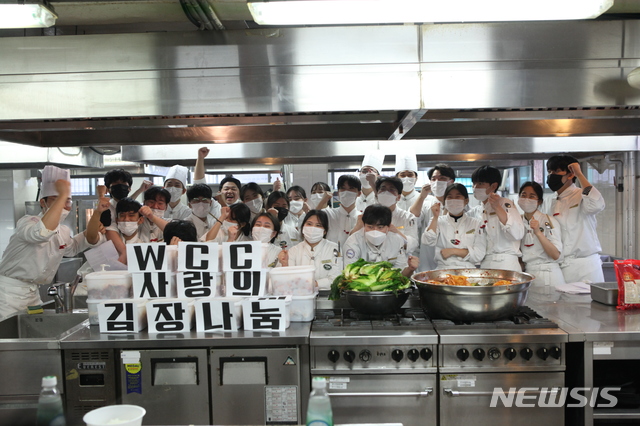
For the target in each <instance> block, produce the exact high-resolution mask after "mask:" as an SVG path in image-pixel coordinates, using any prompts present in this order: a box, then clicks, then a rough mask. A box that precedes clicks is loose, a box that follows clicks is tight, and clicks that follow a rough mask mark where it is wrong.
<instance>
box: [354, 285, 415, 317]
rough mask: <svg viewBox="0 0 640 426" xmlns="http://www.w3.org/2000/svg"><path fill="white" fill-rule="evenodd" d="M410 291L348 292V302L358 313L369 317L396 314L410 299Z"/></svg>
mask: <svg viewBox="0 0 640 426" xmlns="http://www.w3.org/2000/svg"><path fill="white" fill-rule="evenodd" d="M409 293H410V289H409V290H404V291H403V290H399V291H398V292H397V295H396V294H395V293H394V292H393V291H351V290H347V291H345V292H344V294H345V295H346V296H347V302H349V304H350V305H351V307H352V308H353V309H355V310H356V311H358V312H360V313H362V314H367V315H386V314H394V313H396V312H398V311H399V310H400V308H401V307H402V305H404V303H405V302H406V301H407V299H408V298H409Z"/></svg>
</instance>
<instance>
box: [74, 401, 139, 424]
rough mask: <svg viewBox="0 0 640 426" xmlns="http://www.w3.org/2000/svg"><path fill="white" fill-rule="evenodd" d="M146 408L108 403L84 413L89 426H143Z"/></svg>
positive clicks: (84, 418)
mask: <svg viewBox="0 0 640 426" xmlns="http://www.w3.org/2000/svg"><path fill="white" fill-rule="evenodd" d="M146 412H147V411H146V410H145V409H144V408H142V407H138V406H137V405H126V404H122V405H107V406H106V407H100V408H96V409H95V410H91V411H89V412H88V413H87V414H85V415H84V417H83V418H82V420H84V422H85V423H86V424H87V426H107V425H118V426H141V425H142V418H143V417H144V415H145V414H146Z"/></svg>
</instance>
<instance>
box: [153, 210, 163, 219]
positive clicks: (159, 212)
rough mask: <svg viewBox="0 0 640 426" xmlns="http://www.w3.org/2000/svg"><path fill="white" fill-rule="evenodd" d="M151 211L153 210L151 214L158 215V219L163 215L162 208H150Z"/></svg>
mask: <svg viewBox="0 0 640 426" xmlns="http://www.w3.org/2000/svg"><path fill="white" fill-rule="evenodd" d="M151 211H152V212H153V215H154V216H155V217H159V218H160V219H162V218H163V217H164V210H160V209H151Z"/></svg>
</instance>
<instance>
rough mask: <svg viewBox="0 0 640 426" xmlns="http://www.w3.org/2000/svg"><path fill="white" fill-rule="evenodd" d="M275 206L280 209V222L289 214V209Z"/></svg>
mask: <svg viewBox="0 0 640 426" xmlns="http://www.w3.org/2000/svg"><path fill="white" fill-rule="evenodd" d="M274 208H275V209H276V210H278V220H279V221H280V222H282V221H283V220H284V218H285V217H287V215H288V214H289V210H288V209H286V208H284V207H274Z"/></svg>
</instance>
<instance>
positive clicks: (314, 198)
mask: <svg viewBox="0 0 640 426" xmlns="http://www.w3.org/2000/svg"><path fill="white" fill-rule="evenodd" d="M323 198H324V192H323V193H322V194H311V198H309V201H308V203H309V207H311V209H315V208H316V207H318V204H320V201H322V199H323Z"/></svg>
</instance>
